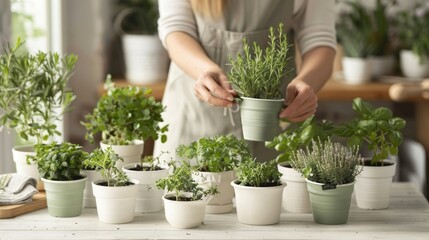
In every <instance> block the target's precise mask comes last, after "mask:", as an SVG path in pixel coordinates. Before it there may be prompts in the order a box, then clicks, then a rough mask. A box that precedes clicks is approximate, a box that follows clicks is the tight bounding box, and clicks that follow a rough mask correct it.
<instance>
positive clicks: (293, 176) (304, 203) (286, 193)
mask: <svg viewBox="0 0 429 240" xmlns="http://www.w3.org/2000/svg"><path fill="white" fill-rule="evenodd" d="M277 168H278V170H279V172H280V173H282V174H283V175H282V176H281V180H282V182H285V183H286V187H285V188H284V190H283V198H282V199H283V200H282V206H283V209H285V210H286V211H289V212H295V213H311V204H310V197H309V193H308V190H307V182H306V181H305V178H304V177H303V176H302V175H301V173H299V172H298V171H296V170H295V169H293V168H292V167H290V166H289V164H288V163H280V164H279V165H278V166H277Z"/></svg>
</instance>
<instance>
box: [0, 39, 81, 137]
mask: <svg viewBox="0 0 429 240" xmlns="http://www.w3.org/2000/svg"><path fill="white" fill-rule="evenodd" d="M23 44H24V43H23V42H21V40H20V39H18V41H17V42H16V45H15V46H14V47H11V46H8V47H6V48H5V49H4V52H5V54H3V55H1V56H0V126H6V127H8V128H13V129H16V130H17V132H18V133H19V136H20V137H21V138H23V139H24V140H28V139H29V138H30V137H35V138H36V140H37V143H42V142H43V141H46V140H48V138H49V137H51V136H54V135H60V134H61V133H60V132H59V131H58V130H57V126H56V124H55V121H56V120H59V119H60V118H61V117H62V116H63V114H64V113H65V112H66V111H67V110H68V108H69V106H70V103H71V102H72V101H73V100H74V98H75V96H74V95H73V93H72V92H71V90H70V89H68V88H67V83H68V81H69V79H70V77H71V75H72V71H73V68H74V65H75V63H76V60H77V57H76V56H75V55H73V54H71V55H66V56H60V55H59V54H57V53H44V52H38V53H36V54H29V53H18V52H19V50H20V48H21V47H22V46H23Z"/></svg>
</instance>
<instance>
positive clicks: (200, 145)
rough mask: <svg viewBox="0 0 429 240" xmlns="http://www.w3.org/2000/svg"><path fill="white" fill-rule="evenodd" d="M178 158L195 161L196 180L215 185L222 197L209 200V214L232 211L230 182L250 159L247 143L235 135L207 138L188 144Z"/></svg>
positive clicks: (178, 150)
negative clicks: (237, 168) (241, 164)
mask: <svg viewBox="0 0 429 240" xmlns="http://www.w3.org/2000/svg"><path fill="white" fill-rule="evenodd" d="M177 155H178V156H180V157H183V158H185V159H187V160H193V161H194V165H195V166H194V167H196V169H197V171H198V174H197V175H195V176H194V178H195V180H196V181H197V182H198V183H200V184H203V185H210V186H216V188H217V190H218V192H219V194H217V195H216V196H213V197H212V198H211V199H210V201H208V203H207V207H206V212H207V213H227V212H231V211H232V210H233V204H232V199H233V198H234V189H233V188H232V186H231V184H230V183H231V181H233V180H234V179H235V168H236V167H237V166H238V165H239V164H240V162H242V161H246V160H249V159H250V158H251V155H250V151H249V149H248V147H247V144H246V143H245V142H244V140H241V139H238V138H236V137H235V136H234V135H232V134H229V135H227V136H223V135H220V136H215V137H205V138H201V139H199V140H197V141H194V142H192V143H190V144H189V145H180V146H179V147H178V148H177Z"/></svg>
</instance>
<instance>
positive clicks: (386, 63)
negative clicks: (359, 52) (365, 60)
mask: <svg viewBox="0 0 429 240" xmlns="http://www.w3.org/2000/svg"><path fill="white" fill-rule="evenodd" d="M369 61H370V63H371V76H372V78H380V77H381V76H387V75H391V74H392V73H393V70H394V66H395V58H394V57H393V55H387V56H372V57H370V58H369Z"/></svg>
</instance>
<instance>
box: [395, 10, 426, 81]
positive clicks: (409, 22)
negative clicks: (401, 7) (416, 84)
mask: <svg viewBox="0 0 429 240" xmlns="http://www.w3.org/2000/svg"><path fill="white" fill-rule="evenodd" d="M397 25H398V26H397V27H398V31H399V37H400V40H401V45H402V49H403V50H401V52H400V66H401V70H402V74H404V76H406V77H410V78H416V79H417V80H421V79H422V78H425V77H429V43H428V42H429V6H427V5H417V6H416V7H415V8H414V9H413V11H409V10H407V11H403V12H400V13H399V14H398V19H397Z"/></svg>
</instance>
